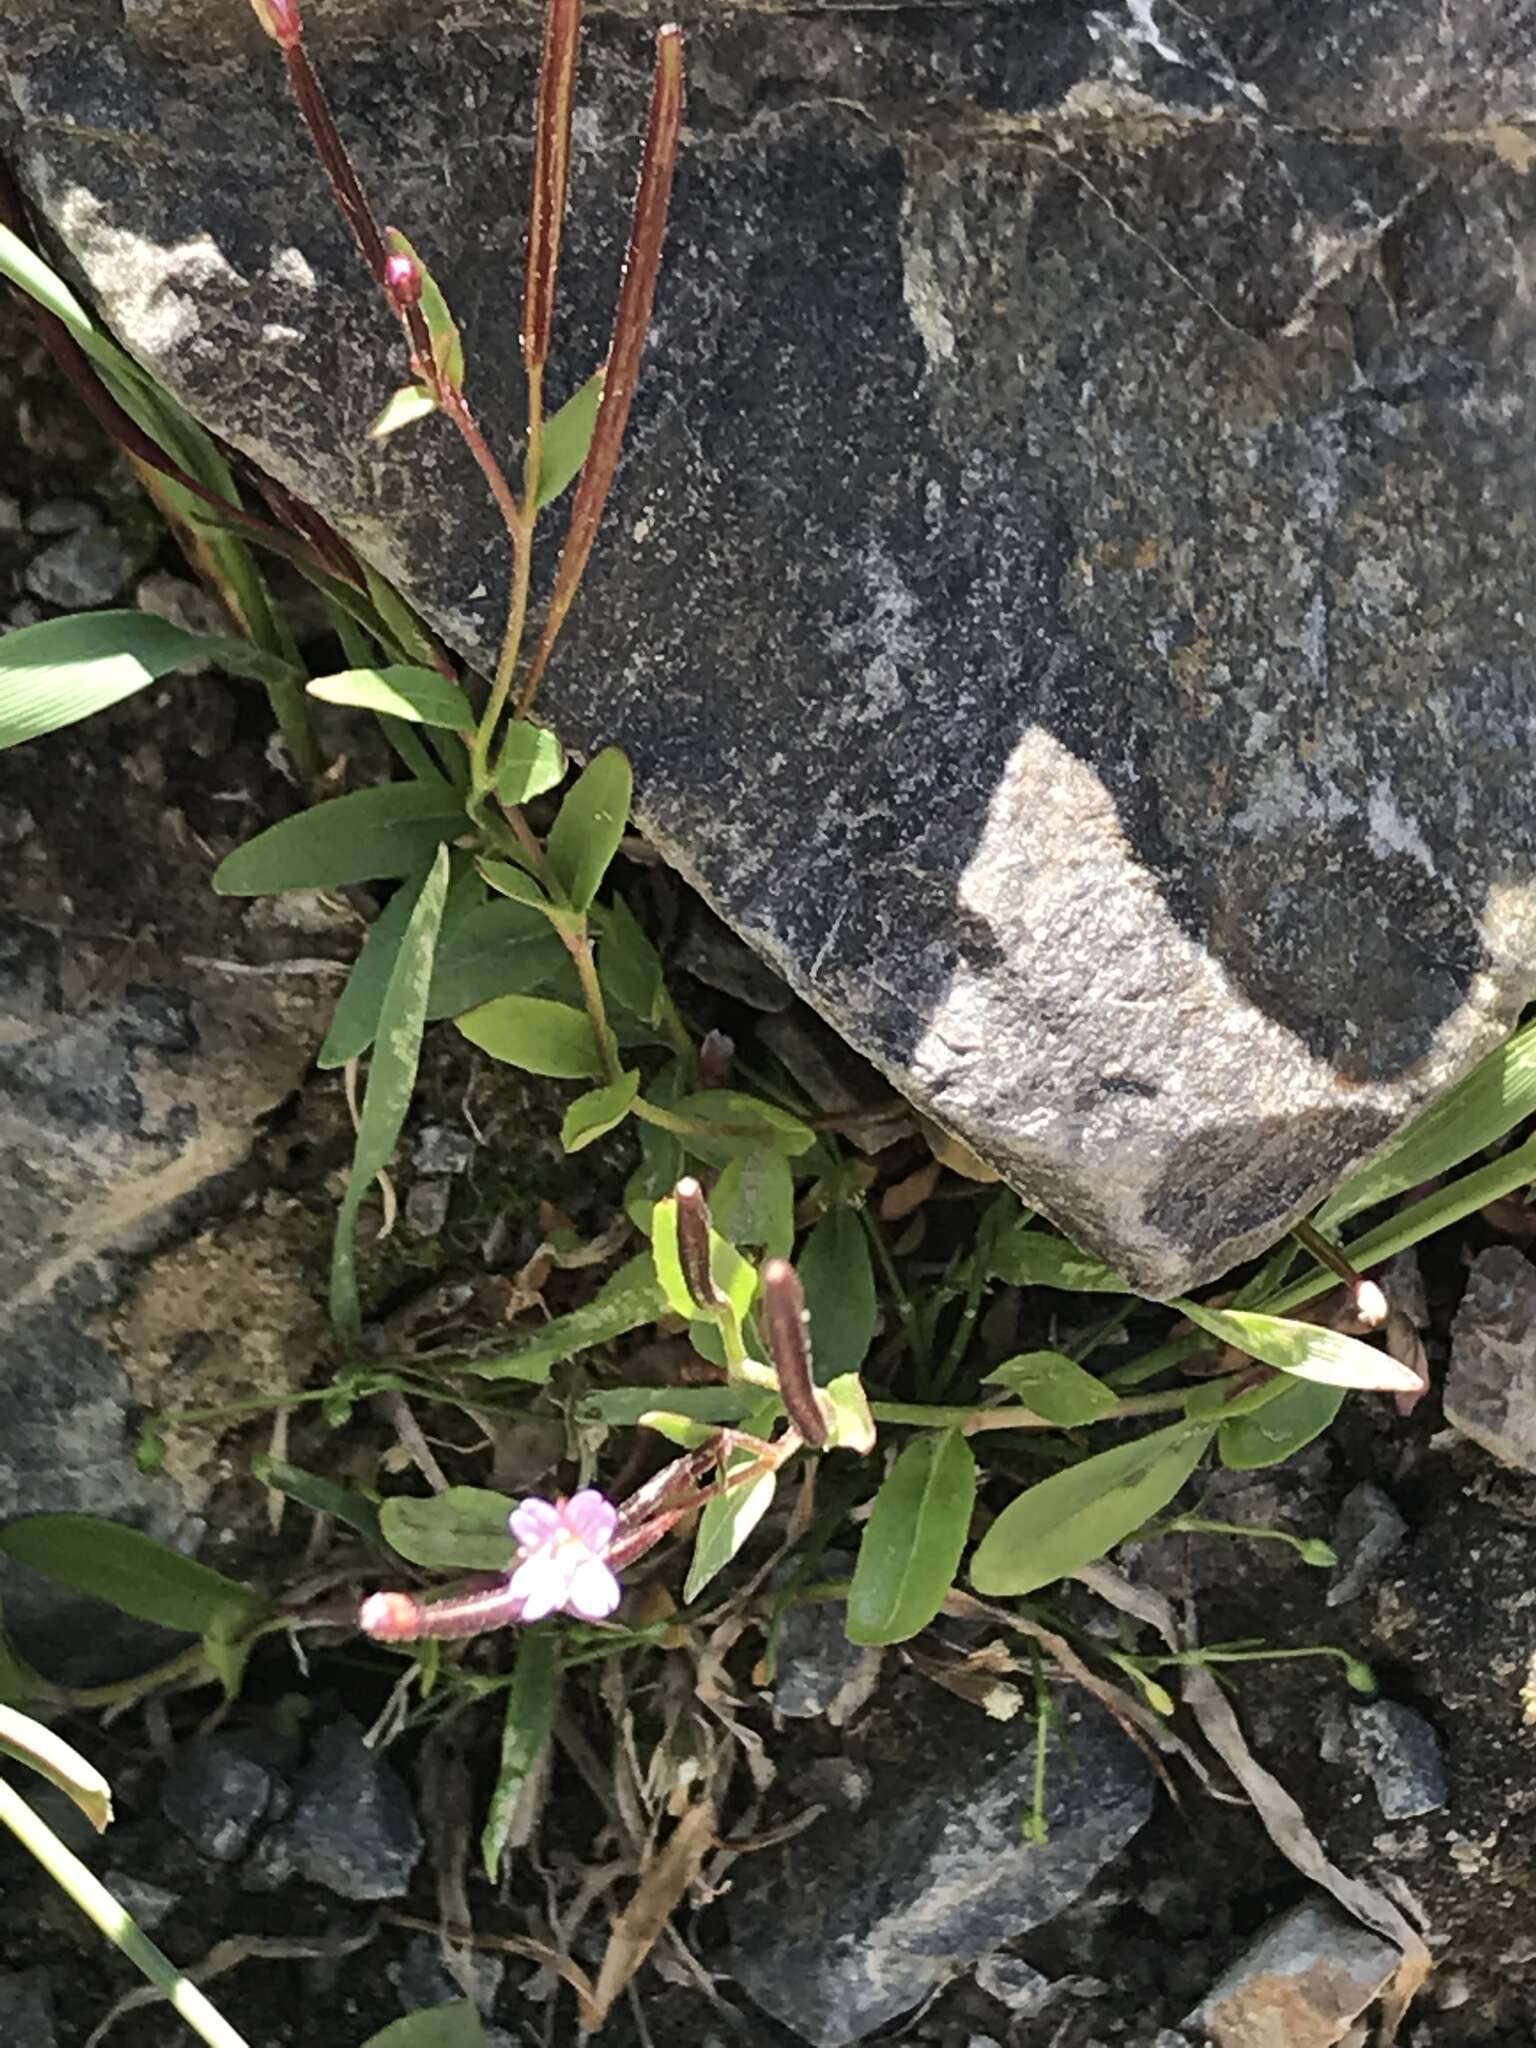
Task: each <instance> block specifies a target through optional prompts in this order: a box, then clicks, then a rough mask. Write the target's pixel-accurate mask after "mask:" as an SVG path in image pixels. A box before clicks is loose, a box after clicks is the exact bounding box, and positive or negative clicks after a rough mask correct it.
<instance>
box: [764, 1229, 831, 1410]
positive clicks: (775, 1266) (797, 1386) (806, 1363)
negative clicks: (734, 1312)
mask: <svg viewBox="0 0 1536 2048" xmlns="http://www.w3.org/2000/svg"><path fill="white" fill-rule="evenodd" d="M759 1284H760V1286H761V1289H762V1302H761V1308H760V1310H759V1313H760V1315H761V1318H762V1325H763V1335H764V1337H765V1338H766V1339H767V1342H768V1356H769V1357H770V1359H772V1361H773V1369H774V1371H775V1372H776V1373H777V1374H778V1376H779V1392H780V1394H782V1395H783V1397H784V1407H785V1409H786V1411H787V1413H788V1415H789V1419H790V1421H791V1422H792V1423H793V1424H794V1425H795V1428H796V1429H798V1430H799V1432H800V1434H801V1436H802V1437H804V1439H805V1441H806V1442H807V1443H808V1444H815V1445H821V1444H824V1443H825V1442H826V1440H827V1433H828V1432H827V1418H826V1416H825V1415H824V1414H823V1413H822V1411H821V1403H820V1401H819V1400H818V1399H817V1398H816V1382H815V1379H814V1377H813V1376H812V1373H811V1337H810V1330H809V1327H808V1324H809V1317H808V1316H807V1314H806V1308H805V1289H804V1288H803V1287H802V1286H801V1285H800V1275H799V1274H798V1273H797V1272H796V1271H795V1269H794V1267H793V1266H792V1265H791V1264H790V1263H789V1261H788V1259H769V1260H768V1262H767V1264H766V1265H765V1266H764V1267H763V1270H762V1273H761V1274H760V1276H759Z"/></svg>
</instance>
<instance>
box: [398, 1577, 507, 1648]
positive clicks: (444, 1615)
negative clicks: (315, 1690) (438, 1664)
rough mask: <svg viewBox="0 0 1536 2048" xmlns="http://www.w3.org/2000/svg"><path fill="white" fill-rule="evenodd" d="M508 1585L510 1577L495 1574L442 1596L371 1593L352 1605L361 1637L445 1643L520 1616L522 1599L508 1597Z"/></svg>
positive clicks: (476, 1634) (481, 1631) (505, 1623)
mask: <svg viewBox="0 0 1536 2048" xmlns="http://www.w3.org/2000/svg"><path fill="white" fill-rule="evenodd" d="M510 1585H511V1581H510V1580H508V1579H499V1580H498V1581H497V1582H496V1584H495V1585H494V1586H483V1587H481V1588H480V1589H479V1590H478V1591H476V1592H473V1593H461V1594H458V1595H457V1596H455V1597H453V1598H451V1599H447V1600H418V1599H417V1598H416V1595H415V1594H414V1593H370V1594H369V1596H368V1598H367V1599H366V1600H365V1601H364V1602H363V1604H362V1606H361V1607H360V1608H359V1609H358V1610H357V1625H358V1627H359V1628H360V1629H361V1630H362V1632H363V1634H364V1635H365V1636H372V1637H373V1638H374V1639H375V1640H376V1641H377V1642H381V1643H414V1642H420V1641H423V1640H425V1638H427V1637H428V1636H435V1637H437V1638H438V1639H439V1640H440V1641H444V1642H448V1641H453V1640H455V1639H457V1638H459V1637H462V1636H478V1635H484V1633H485V1632H486V1630H487V1629H493V1628H506V1627H507V1626H508V1625H509V1624H510V1623H512V1622H516V1621H521V1620H522V1618H523V1603H522V1601H521V1600H520V1599H518V1600H514V1599H513V1597H512V1594H511V1591H510Z"/></svg>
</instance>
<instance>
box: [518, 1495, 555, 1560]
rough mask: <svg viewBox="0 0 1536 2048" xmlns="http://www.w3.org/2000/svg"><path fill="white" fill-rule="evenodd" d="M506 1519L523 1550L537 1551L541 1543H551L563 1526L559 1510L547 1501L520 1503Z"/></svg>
mask: <svg viewBox="0 0 1536 2048" xmlns="http://www.w3.org/2000/svg"><path fill="white" fill-rule="evenodd" d="M507 1519H508V1523H509V1525H510V1527H511V1530H512V1534H513V1536H514V1537H515V1538H516V1539H517V1541H518V1543H519V1545H520V1546H521V1547H522V1548H523V1549H524V1550H537V1549H538V1547H539V1545H540V1544H541V1543H550V1542H553V1540H554V1538H555V1537H556V1536H558V1535H559V1534H560V1531H561V1528H562V1527H563V1526H564V1525H563V1523H562V1521H561V1517H560V1510H559V1509H558V1508H557V1507H556V1506H555V1505H554V1503H553V1502H552V1501H547V1500H525V1501H520V1502H519V1503H518V1505H517V1506H516V1507H515V1508H514V1509H513V1510H512V1513H511V1514H510V1515H509V1516H508V1518H507Z"/></svg>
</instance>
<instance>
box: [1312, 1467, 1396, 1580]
mask: <svg viewBox="0 0 1536 2048" xmlns="http://www.w3.org/2000/svg"><path fill="white" fill-rule="evenodd" d="M1407 1534H1408V1524H1407V1523H1406V1522H1405V1521H1404V1520H1403V1518H1402V1516H1401V1515H1400V1514H1399V1513H1398V1511H1397V1509H1396V1507H1395V1506H1394V1505H1393V1503H1392V1501H1391V1499H1390V1498H1389V1497H1388V1496H1387V1495H1386V1494H1384V1493H1383V1492H1382V1490H1381V1488H1380V1487H1379V1486H1372V1484H1371V1483H1370V1481H1369V1480H1368V1479H1367V1480H1362V1482H1361V1483H1360V1485H1358V1486H1353V1487H1351V1488H1350V1490H1349V1492H1348V1493H1347V1494H1345V1496H1344V1502H1343V1505H1342V1506H1341V1507H1340V1509H1339V1518H1338V1521H1337V1522H1336V1523H1335V1524H1334V1530H1333V1547H1334V1550H1335V1551H1336V1552H1337V1553H1338V1559H1339V1562H1338V1564H1337V1566H1336V1567H1335V1569H1334V1577H1333V1584H1332V1585H1331V1586H1330V1587H1329V1588H1328V1605H1329V1606H1330V1607H1342V1606H1343V1605H1344V1603H1345V1601H1346V1600H1354V1599H1356V1598H1358V1596H1359V1595H1360V1594H1361V1593H1363V1592H1364V1591H1365V1589H1366V1587H1367V1586H1368V1585H1369V1584H1370V1583H1371V1581H1372V1580H1373V1579H1374V1578H1375V1577H1376V1574H1377V1573H1378V1572H1379V1571H1380V1570H1381V1567H1382V1566H1383V1565H1384V1564H1385V1563H1386V1561H1387V1559H1388V1558H1389V1557H1390V1556H1391V1555H1392V1553H1393V1551H1394V1550H1396V1549H1397V1547H1398V1545H1399V1544H1400V1543H1401V1542H1402V1540H1403V1538H1404V1537H1405V1536H1406V1535H1407Z"/></svg>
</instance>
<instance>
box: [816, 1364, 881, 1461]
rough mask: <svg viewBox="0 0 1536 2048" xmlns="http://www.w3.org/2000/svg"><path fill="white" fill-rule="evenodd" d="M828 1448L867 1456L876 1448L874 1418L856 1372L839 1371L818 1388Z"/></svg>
mask: <svg viewBox="0 0 1536 2048" xmlns="http://www.w3.org/2000/svg"><path fill="white" fill-rule="evenodd" d="M821 1396H822V1408H823V1411H824V1412H825V1413H826V1416H827V1442H826V1448H827V1449H828V1450H829V1451H855V1452H857V1453H858V1455H859V1456H860V1457H861V1458H867V1457H868V1456H869V1454H870V1452H871V1451H872V1450H873V1449H874V1448H875V1417H874V1411H873V1409H872V1408H871V1407H870V1405H869V1396H868V1394H866V1393H865V1391H864V1382H863V1381H862V1380H861V1379H860V1378H859V1376H858V1374H857V1373H856V1372H841V1373H839V1374H838V1376H837V1378H836V1379H835V1380H828V1382H827V1384H826V1385H825V1386H824V1387H823V1388H822V1390H821Z"/></svg>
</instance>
